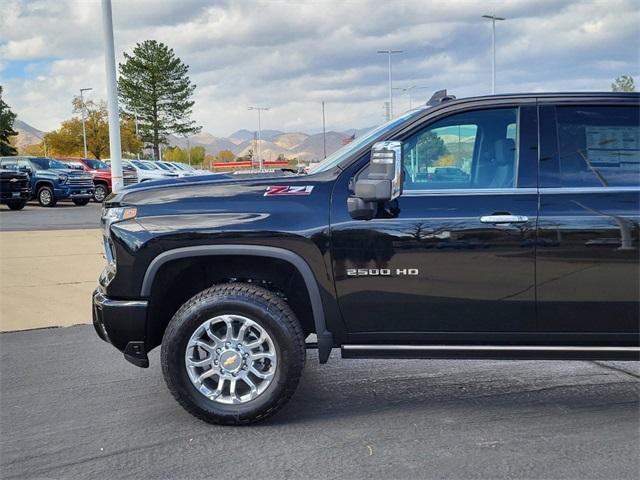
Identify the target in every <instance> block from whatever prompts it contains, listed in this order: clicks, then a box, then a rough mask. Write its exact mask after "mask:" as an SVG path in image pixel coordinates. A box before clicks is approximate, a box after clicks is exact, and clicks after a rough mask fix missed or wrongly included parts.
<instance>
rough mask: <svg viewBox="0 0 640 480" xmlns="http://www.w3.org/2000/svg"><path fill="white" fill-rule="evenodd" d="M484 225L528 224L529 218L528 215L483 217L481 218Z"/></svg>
mask: <svg viewBox="0 0 640 480" xmlns="http://www.w3.org/2000/svg"><path fill="white" fill-rule="evenodd" d="M480 221H481V222H482V223H526V222H528V221H529V217H527V216H526V215H509V214H506V215H483V216H482V217H480Z"/></svg>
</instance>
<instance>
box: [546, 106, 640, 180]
mask: <svg viewBox="0 0 640 480" xmlns="http://www.w3.org/2000/svg"><path fill="white" fill-rule="evenodd" d="M556 118H557V127H558V132H557V134H558V137H557V138H558V159H557V162H553V163H554V165H548V167H551V168H546V169H544V168H543V173H544V175H543V176H542V183H543V186H560V187H627V186H640V108H638V107H637V106H607V107H604V106H581V107H580V106H578V107H574V106H571V107H557V108H556Z"/></svg>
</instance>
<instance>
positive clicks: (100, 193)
mask: <svg viewBox="0 0 640 480" xmlns="http://www.w3.org/2000/svg"><path fill="white" fill-rule="evenodd" d="M107 195H109V189H108V188H107V186H106V185H103V184H102V183H99V184H97V185H96V189H95V190H94V191H93V200H95V201H96V202H98V203H102V202H104V199H105V198H106V197H107Z"/></svg>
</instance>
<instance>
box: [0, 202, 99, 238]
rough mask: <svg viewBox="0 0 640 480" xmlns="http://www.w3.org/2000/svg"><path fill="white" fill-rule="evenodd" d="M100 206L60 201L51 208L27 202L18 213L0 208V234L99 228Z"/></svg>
mask: <svg viewBox="0 0 640 480" xmlns="http://www.w3.org/2000/svg"><path fill="white" fill-rule="evenodd" d="M101 209H102V204H100V203H95V202H89V203H88V204H87V205H85V206H84V207H78V206H76V205H74V204H73V203H72V202H70V201H61V202H58V204H57V205H56V206H55V207H53V208H43V207H41V206H40V205H38V202H29V203H28V204H27V206H26V207H25V208H24V209H22V210H18V211H12V210H9V209H8V208H7V207H5V206H4V205H2V206H0V232H2V231H4V232H7V231H18V230H63V229H80V228H99V227H100V212H101Z"/></svg>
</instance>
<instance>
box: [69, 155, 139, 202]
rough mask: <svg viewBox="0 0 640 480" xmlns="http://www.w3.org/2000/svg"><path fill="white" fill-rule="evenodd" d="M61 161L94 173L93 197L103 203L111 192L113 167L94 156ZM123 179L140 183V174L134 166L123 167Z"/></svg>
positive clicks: (127, 181) (71, 166) (130, 183)
mask: <svg viewBox="0 0 640 480" xmlns="http://www.w3.org/2000/svg"><path fill="white" fill-rule="evenodd" d="M58 160H60V161H61V162H63V163H64V164H66V165H68V166H69V167H70V168H73V169H76V170H77V169H79V170H83V171H85V172H88V173H90V174H91V175H93V184H94V186H95V190H94V192H93V199H94V200H95V201H96V202H99V203H102V201H103V200H104V199H105V197H106V196H107V195H108V194H109V193H111V189H112V187H111V167H110V166H109V165H108V164H107V163H106V162H103V161H102V160H96V159H93V158H59V159H58ZM122 180H123V181H124V185H125V186H127V185H133V184H134V183H138V175H137V174H136V171H135V169H134V168H132V167H124V168H123V169H122Z"/></svg>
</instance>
